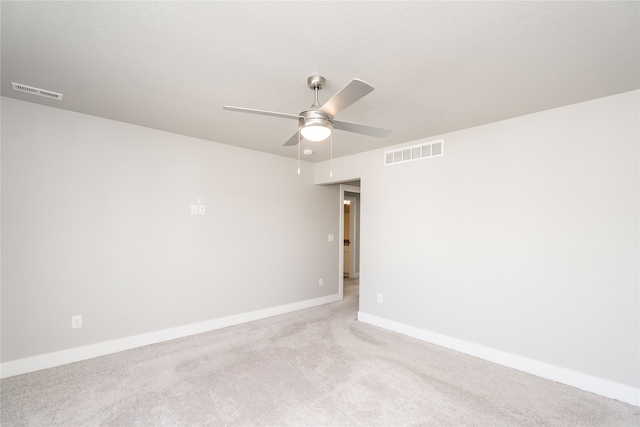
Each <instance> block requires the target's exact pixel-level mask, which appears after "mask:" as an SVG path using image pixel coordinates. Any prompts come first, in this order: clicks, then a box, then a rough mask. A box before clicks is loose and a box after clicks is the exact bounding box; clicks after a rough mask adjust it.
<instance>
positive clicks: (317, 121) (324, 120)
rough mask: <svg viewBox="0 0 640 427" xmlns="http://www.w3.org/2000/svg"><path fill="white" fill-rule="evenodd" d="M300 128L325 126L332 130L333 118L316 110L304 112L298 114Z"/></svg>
mask: <svg viewBox="0 0 640 427" xmlns="http://www.w3.org/2000/svg"><path fill="white" fill-rule="evenodd" d="M300 126H325V127H328V128H330V129H333V118H332V117H331V116H330V115H328V114H325V113H322V112H320V111H318V110H306V111H303V112H302V113H300Z"/></svg>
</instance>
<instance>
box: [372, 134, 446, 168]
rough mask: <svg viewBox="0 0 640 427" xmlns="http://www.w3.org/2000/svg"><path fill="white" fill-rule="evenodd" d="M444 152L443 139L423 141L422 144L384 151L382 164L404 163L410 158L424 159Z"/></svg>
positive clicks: (410, 159)
mask: <svg viewBox="0 0 640 427" xmlns="http://www.w3.org/2000/svg"><path fill="white" fill-rule="evenodd" d="M443 154H444V139H438V140H435V141H429V142H425V143H423V144H418V145H412V146H411V147H403V148H399V149H397V150H390V151H385V152H384V164H385V165H395V164H396V163H404V162H409V161H412V160H420V159H426V158H428V157H437V156H442V155H443Z"/></svg>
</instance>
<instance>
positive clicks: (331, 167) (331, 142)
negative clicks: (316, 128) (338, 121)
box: [329, 132, 333, 178]
mask: <svg viewBox="0 0 640 427" xmlns="http://www.w3.org/2000/svg"><path fill="white" fill-rule="evenodd" d="M329 138H331V139H330V149H331V160H330V161H329V178H333V132H331V136H329Z"/></svg>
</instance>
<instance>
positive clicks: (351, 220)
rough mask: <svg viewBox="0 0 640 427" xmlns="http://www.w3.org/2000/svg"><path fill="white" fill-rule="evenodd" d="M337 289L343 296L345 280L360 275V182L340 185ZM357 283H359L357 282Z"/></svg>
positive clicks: (348, 281) (353, 279)
mask: <svg viewBox="0 0 640 427" xmlns="http://www.w3.org/2000/svg"><path fill="white" fill-rule="evenodd" d="M340 241H341V242H342V243H343V248H342V250H341V251H340V256H339V272H340V275H339V288H340V289H339V291H340V295H341V296H342V297H343V298H344V290H345V289H344V286H345V281H347V282H346V283H348V284H354V283H355V282H359V277H360V182H359V181H354V182H349V183H347V184H341V185H340ZM357 284H359V283H357Z"/></svg>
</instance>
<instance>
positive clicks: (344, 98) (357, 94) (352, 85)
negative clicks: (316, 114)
mask: <svg viewBox="0 0 640 427" xmlns="http://www.w3.org/2000/svg"><path fill="white" fill-rule="evenodd" d="M371 91H373V86H371V85H369V84H368V83H365V82H363V81H362V80H359V79H353V80H351V81H350V82H349V83H347V85H346V86H345V87H343V88H342V89H340V90H339V91H338V93H336V94H335V95H333V96H332V97H331V99H330V100H328V101H327V102H325V103H324V105H323V106H322V107H320V111H322V112H323V113H325V114H329V115H330V116H331V117H333V116H335V115H336V114H338V113H339V112H340V111H342V110H344V109H345V108H347V107H348V106H349V105H351V104H353V103H354V102H356V101H357V100H359V99H360V98H362V97H363V96H365V95H366V94H368V93H369V92H371Z"/></svg>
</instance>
